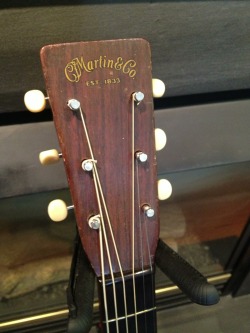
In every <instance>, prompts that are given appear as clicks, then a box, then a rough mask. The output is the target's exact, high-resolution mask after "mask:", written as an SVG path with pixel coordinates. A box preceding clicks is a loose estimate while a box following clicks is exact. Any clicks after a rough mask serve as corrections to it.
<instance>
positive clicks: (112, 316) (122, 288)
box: [99, 271, 157, 333]
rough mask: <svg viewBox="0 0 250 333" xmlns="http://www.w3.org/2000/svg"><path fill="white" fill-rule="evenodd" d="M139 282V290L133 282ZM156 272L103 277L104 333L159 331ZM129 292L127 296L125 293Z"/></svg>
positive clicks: (150, 332) (153, 332)
mask: <svg viewBox="0 0 250 333" xmlns="http://www.w3.org/2000/svg"><path fill="white" fill-rule="evenodd" d="M134 283H135V294H134V292H133V284H134ZM154 287H155V285H154V272H151V271H146V272H140V273H138V274H136V275H135V277H134V279H133V277H132V276H129V277H125V280H124V283H123V280H122V279H121V278H117V279H115V284H114V283H112V281H111V280H106V281H105V286H103V284H102V281H99V293H100V301H101V302H100V311H101V315H102V318H103V321H102V331H103V333H108V332H109V333H117V332H119V333H131V332H135V333H136V332H138V333H142V332H143V333H147V332H148V333H156V332H157V330H156V307H155V291H154ZM104 293H106V298H107V305H106V307H107V308H106V311H107V318H108V320H106V319H105V318H106V316H105V300H104ZM124 293H125V295H126V299H125V296H124Z"/></svg>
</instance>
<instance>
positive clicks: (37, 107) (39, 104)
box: [24, 90, 46, 112]
mask: <svg viewBox="0 0 250 333" xmlns="http://www.w3.org/2000/svg"><path fill="white" fill-rule="evenodd" d="M24 104H25V106H26V108H27V109H28V110H29V111H30V112H41V111H43V110H44V109H45V106H46V99H45V97H44V94H43V93H42V92H41V91H40V90H30V91H27V92H26V94H25V95H24Z"/></svg>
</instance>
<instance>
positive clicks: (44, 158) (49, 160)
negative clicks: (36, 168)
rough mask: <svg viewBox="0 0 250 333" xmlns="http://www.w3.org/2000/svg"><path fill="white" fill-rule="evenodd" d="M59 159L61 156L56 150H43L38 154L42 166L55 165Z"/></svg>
mask: <svg viewBox="0 0 250 333" xmlns="http://www.w3.org/2000/svg"><path fill="white" fill-rule="evenodd" d="M60 157H62V154H61V153H59V152H58V151H57V150H56V149H50V150H45V151H42V152H41V153H40V154H39V160H40V163H41V164H42V165H49V164H54V163H57V162H58V161H59V159H60Z"/></svg>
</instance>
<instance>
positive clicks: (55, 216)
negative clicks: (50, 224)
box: [48, 199, 68, 222]
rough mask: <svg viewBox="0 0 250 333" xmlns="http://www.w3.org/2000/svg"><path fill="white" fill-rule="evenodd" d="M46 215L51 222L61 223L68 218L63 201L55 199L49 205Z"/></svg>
mask: <svg viewBox="0 0 250 333" xmlns="http://www.w3.org/2000/svg"><path fill="white" fill-rule="evenodd" d="M48 214H49V217H50V218H51V220H52V221H54V222H61V221H63V220H65V219H66V217H67V216H68V208H67V206H66V204H65V202H64V201H63V200H61V199H56V200H53V201H51V202H50V203H49V205H48Z"/></svg>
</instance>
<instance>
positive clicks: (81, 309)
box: [67, 233, 95, 333]
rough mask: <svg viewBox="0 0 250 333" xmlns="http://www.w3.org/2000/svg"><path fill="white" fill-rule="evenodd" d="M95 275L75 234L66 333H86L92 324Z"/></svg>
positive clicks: (68, 292) (68, 291) (68, 290)
mask: <svg viewBox="0 0 250 333" xmlns="http://www.w3.org/2000/svg"><path fill="white" fill-rule="evenodd" d="M94 288H95V274H94V272H93V270H92V268H91V266H90V263H89V260H88V258H87V256H86V254H85V252H84V250H83V248H82V244H81V240H80V237H79V235H78V233H77V237H76V240H75V249H74V254H73V259H72V264H71V271H70V279H69V284H68V289H67V301H68V307H69V319H68V329H67V332H68V333H88V332H89V331H90V330H91V327H92V324H93V303H94Z"/></svg>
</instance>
